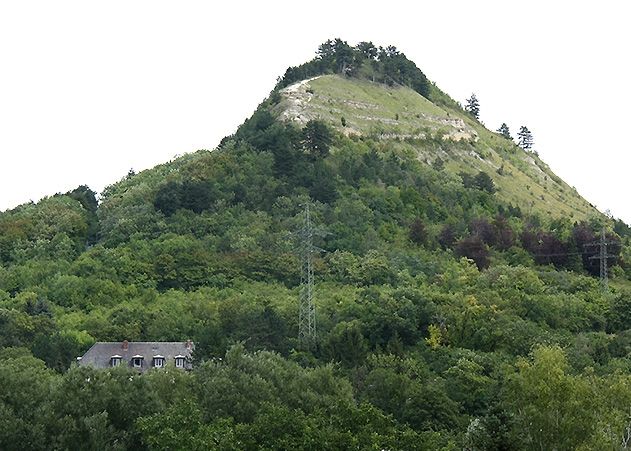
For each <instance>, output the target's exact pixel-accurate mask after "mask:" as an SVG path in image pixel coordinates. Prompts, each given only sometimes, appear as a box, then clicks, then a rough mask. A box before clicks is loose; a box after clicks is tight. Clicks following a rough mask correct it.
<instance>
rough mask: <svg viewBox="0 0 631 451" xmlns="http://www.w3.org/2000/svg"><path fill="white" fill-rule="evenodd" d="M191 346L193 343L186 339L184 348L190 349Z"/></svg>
mask: <svg viewBox="0 0 631 451" xmlns="http://www.w3.org/2000/svg"><path fill="white" fill-rule="evenodd" d="M192 347H193V343H191V340H186V349H188V350H189V351H190V350H191V348H192Z"/></svg>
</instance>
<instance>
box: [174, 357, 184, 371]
mask: <svg viewBox="0 0 631 451" xmlns="http://www.w3.org/2000/svg"><path fill="white" fill-rule="evenodd" d="M175 367H176V368H184V357H183V356H176V357H175Z"/></svg>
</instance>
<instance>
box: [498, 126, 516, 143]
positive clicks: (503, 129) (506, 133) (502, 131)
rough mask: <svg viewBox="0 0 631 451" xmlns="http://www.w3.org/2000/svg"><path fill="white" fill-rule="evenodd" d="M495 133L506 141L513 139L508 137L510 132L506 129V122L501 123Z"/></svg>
mask: <svg viewBox="0 0 631 451" xmlns="http://www.w3.org/2000/svg"><path fill="white" fill-rule="evenodd" d="M497 133H499V134H500V135H502V136H503V137H504V138H506V139H513V137H512V136H511V135H510V130H509V129H508V125H506V122H502V125H500V128H498V129H497Z"/></svg>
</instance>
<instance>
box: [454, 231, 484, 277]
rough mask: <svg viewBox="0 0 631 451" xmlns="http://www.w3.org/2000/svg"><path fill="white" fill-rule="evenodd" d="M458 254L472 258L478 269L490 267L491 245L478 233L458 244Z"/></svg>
mask: <svg viewBox="0 0 631 451" xmlns="http://www.w3.org/2000/svg"><path fill="white" fill-rule="evenodd" d="M456 255H457V256H459V257H467V258H470V259H471V260H473V261H474V262H475V264H476V266H477V267H478V269H485V268H488V267H489V265H490V264H491V260H490V258H489V247H488V246H487V245H486V244H485V243H484V241H482V239H481V238H480V237H479V236H477V235H473V236H470V237H467V238H464V239H462V240H460V241H459V242H458V245H457V246H456Z"/></svg>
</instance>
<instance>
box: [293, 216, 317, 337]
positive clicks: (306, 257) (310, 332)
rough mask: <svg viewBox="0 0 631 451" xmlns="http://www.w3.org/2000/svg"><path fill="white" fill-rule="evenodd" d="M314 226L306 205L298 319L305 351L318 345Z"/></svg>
mask: <svg viewBox="0 0 631 451" xmlns="http://www.w3.org/2000/svg"><path fill="white" fill-rule="evenodd" d="M314 233H315V232H314V229H313V224H312V223H311V212H310V210H309V204H306V205H305V211H304V219H303V224H302V228H301V229H300V232H299V237H300V260H301V274H300V314H299V318H298V341H299V342H300V345H301V347H302V348H303V349H310V348H312V347H313V346H314V344H315V343H316V337H317V332H316V315H315V313H316V310H315V304H314V303H313V254H315V253H316V252H317V251H318V248H316V247H315V246H314V245H313V236H314Z"/></svg>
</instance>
